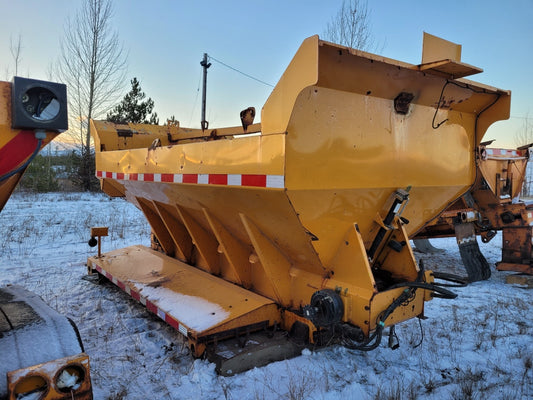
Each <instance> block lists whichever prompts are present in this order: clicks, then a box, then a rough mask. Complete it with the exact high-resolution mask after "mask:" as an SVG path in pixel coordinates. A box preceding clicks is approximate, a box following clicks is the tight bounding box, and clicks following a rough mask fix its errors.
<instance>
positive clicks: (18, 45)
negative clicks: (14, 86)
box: [9, 33, 22, 76]
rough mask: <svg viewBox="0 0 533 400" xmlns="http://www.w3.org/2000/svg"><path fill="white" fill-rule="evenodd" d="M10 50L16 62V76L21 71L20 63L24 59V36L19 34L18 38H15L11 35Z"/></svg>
mask: <svg viewBox="0 0 533 400" xmlns="http://www.w3.org/2000/svg"><path fill="white" fill-rule="evenodd" d="M9 51H10V52H11V56H12V57H13V61H14V62H15V76H17V75H18V73H19V64H20V61H21V60H22V36H21V35H20V33H19V35H18V37H17V39H16V40H13V36H10V37H9Z"/></svg>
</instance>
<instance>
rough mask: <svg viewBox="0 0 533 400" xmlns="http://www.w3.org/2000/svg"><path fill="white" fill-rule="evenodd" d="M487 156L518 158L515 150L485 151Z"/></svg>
mask: <svg viewBox="0 0 533 400" xmlns="http://www.w3.org/2000/svg"><path fill="white" fill-rule="evenodd" d="M487 155H489V156H507V157H509V156H515V157H516V156H519V155H520V154H518V152H517V151H516V150H506V149H487Z"/></svg>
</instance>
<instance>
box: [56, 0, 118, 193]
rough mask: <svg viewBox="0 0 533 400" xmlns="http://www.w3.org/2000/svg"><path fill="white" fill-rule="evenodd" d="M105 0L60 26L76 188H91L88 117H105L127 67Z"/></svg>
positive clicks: (87, 4) (90, 0)
mask: <svg viewBox="0 0 533 400" xmlns="http://www.w3.org/2000/svg"><path fill="white" fill-rule="evenodd" d="M112 16H113V8H112V5H111V1H110V0H84V2H83V5H82V7H81V9H80V10H79V11H78V13H77V15H76V16H75V18H73V19H69V20H68V21H67V24H66V26H65V32H64V37H63V40H62V41H61V56H60V60H59V63H58V65H57V72H58V75H59V78H60V79H61V80H62V81H63V82H64V83H66V84H67V87H68V92H69V109H70V120H71V124H70V126H71V129H72V131H71V134H72V135H73V137H74V138H75V139H76V141H77V142H78V143H79V146H80V150H81V165H80V172H79V174H78V175H79V179H80V182H79V183H80V186H81V187H82V188H83V189H85V190H90V189H92V188H93V187H94V181H95V178H94V159H93V156H92V152H91V132H90V124H89V121H90V119H91V118H99V117H101V116H104V115H105V114H106V113H107V111H109V109H110V108H111V107H112V106H113V104H115V103H116V102H117V100H118V99H119V98H120V94H121V92H122V89H123V86H124V82H125V68H126V58H127V56H126V54H125V52H124V49H123V47H122V45H121V43H120V42H119V39H118V33H117V32H116V31H112V30H111V27H112V25H111V18H112Z"/></svg>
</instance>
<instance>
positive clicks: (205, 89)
mask: <svg viewBox="0 0 533 400" xmlns="http://www.w3.org/2000/svg"><path fill="white" fill-rule="evenodd" d="M200 65H201V66H202V68H203V69H204V85H203V87H202V122H201V124H202V130H203V131H204V130H206V129H207V127H208V126H209V122H207V121H206V120H205V97H206V92H207V69H208V68H209V67H210V66H211V63H208V62H207V53H204V58H203V60H202V61H201V62H200Z"/></svg>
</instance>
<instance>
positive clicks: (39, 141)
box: [0, 139, 43, 182]
mask: <svg viewBox="0 0 533 400" xmlns="http://www.w3.org/2000/svg"><path fill="white" fill-rule="evenodd" d="M42 143H43V140H42V139H38V141H37V146H36V147H35V150H34V151H33V153H32V155H31V156H30V158H28V159H27V160H26V162H25V163H24V164H22V165H21V166H19V167H18V168H16V169H14V170H13V171H10V172H8V173H7V174H4V175H2V176H0V182H3V181H5V180H6V179H8V178H11V177H12V176H13V175H15V174H18V173H19V172H23V171H24V170H25V169H26V167H27V166H28V165H30V163H31V162H32V161H33V159H34V158H35V156H37V154H38V153H39V150H40V149H41V144H42Z"/></svg>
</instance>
